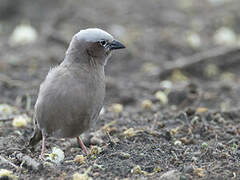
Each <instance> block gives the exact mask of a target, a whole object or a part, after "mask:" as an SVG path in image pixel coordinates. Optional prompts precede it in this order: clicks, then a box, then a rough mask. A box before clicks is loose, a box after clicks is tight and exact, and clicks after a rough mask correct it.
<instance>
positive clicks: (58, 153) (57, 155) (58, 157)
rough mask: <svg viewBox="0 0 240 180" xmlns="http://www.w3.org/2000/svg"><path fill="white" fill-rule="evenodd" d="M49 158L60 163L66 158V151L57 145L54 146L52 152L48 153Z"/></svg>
mask: <svg viewBox="0 0 240 180" xmlns="http://www.w3.org/2000/svg"><path fill="white" fill-rule="evenodd" d="M47 156H48V157H47V158H46V159H47V160H49V161H51V162H53V163H56V164H59V163H61V162H62V161H63V160H64V157H65V156H64V152H63V150H61V149H59V148H57V147H53V148H52V153H51V154H47Z"/></svg>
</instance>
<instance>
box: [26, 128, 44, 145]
mask: <svg viewBox="0 0 240 180" xmlns="http://www.w3.org/2000/svg"><path fill="white" fill-rule="evenodd" d="M41 139H42V131H41V130H40V129H39V128H38V126H35V129H34V133H33V136H32V137H31V139H30V141H29V144H28V145H29V146H34V145H36V144H37V143H38V142H39V141H40V140H41Z"/></svg>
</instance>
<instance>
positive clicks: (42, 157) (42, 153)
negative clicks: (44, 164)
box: [40, 135, 46, 159]
mask: <svg viewBox="0 0 240 180" xmlns="http://www.w3.org/2000/svg"><path fill="white" fill-rule="evenodd" d="M45 149H46V146H45V135H42V151H41V156H40V159H44V154H45Z"/></svg>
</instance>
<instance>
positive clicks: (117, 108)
mask: <svg viewBox="0 0 240 180" xmlns="http://www.w3.org/2000/svg"><path fill="white" fill-rule="evenodd" d="M112 111H113V112H115V113H116V114H119V113H120V112H122V111H123V105H122V104H118V103H115V104H113V105H112Z"/></svg>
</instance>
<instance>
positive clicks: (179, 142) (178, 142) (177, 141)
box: [174, 140, 182, 146]
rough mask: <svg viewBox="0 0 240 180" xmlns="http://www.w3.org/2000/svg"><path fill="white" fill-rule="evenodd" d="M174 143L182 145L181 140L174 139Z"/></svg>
mask: <svg viewBox="0 0 240 180" xmlns="http://www.w3.org/2000/svg"><path fill="white" fill-rule="evenodd" d="M174 145H175V146H181V145H182V142H181V141H179V140H176V141H175V142H174Z"/></svg>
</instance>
